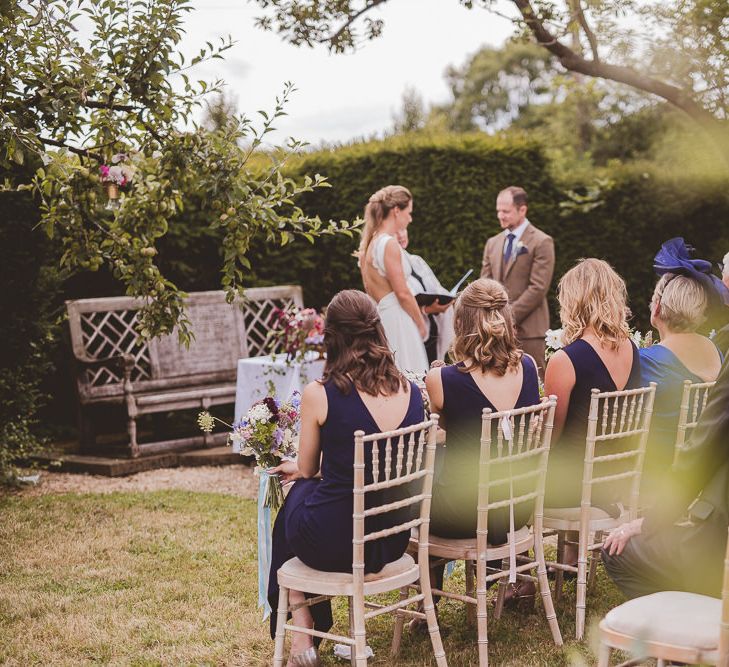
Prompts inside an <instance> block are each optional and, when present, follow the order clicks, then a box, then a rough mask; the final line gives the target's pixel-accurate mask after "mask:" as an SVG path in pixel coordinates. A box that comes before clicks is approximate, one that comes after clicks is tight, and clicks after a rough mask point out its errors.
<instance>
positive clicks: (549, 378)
mask: <svg viewBox="0 0 729 667" xmlns="http://www.w3.org/2000/svg"><path fill="white" fill-rule="evenodd" d="M576 381H577V378H576V377H575V368H574V366H573V365H572V362H571V361H570V358H569V357H568V356H567V353H566V352H563V351H562V350H558V351H557V352H555V353H554V354H553V355H552V356H551V357H550V359H549V362H548V363H547V370H546V371H545V373H544V394H545V396H551V395H552V394H554V395H555V396H556V397H557V408H556V410H555V412H554V431H553V432H552V442H554V443H556V442H559V436H560V435H562V429H563V428H564V423H565V421H566V420H567V409H568V408H569V405H570V396H571V394H572V390H573V389H574V388H575V382H576Z"/></svg>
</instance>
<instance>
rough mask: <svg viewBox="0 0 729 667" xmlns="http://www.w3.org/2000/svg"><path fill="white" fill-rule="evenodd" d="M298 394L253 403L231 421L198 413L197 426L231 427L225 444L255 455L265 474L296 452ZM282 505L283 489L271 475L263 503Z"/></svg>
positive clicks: (207, 428)
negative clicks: (245, 411)
mask: <svg viewBox="0 0 729 667" xmlns="http://www.w3.org/2000/svg"><path fill="white" fill-rule="evenodd" d="M300 407H301V396H300V395H299V393H298V392H294V393H293V394H292V396H291V398H290V399H289V400H288V401H286V402H285V403H282V402H281V401H279V400H278V399H277V398H276V397H274V396H267V397H266V398H264V399H262V400H260V401H257V402H256V403H254V404H253V405H252V406H251V408H250V409H249V410H248V412H247V413H246V414H245V416H244V417H243V418H242V419H241V420H240V421H239V422H236V423H235V424H233V425H232V426H231V425H230V424H226V423H225V422H224V421H222V420H220V419H217V418H216V417H213V416H212V415H211V414H210V413H209V412H201V413H200V414H199V415H198V420H197V421H198V424H199V426H200V428H201V429H202V430H203V431H205V432H207V433H210V432H211V431H212V430H213V427H214V424H215V422H216V421H219V422H221V423H222V424H225V426H228V427H229V428H230V429H231V433H230V435H229V436H228V444H230V445H232V447H233V451H234V452H240V454H242V455H243V456H254V457H255V459H256V463H257V464H258V468H259V469H260V471H261V472H263V473H266V472H267V471H268V470H269V469H270V468H273V467H274V466H277V465H279V464H280V463H281V461H282V460H283V459H284V458H291V457H293V456H295V455H296V445H297V436H298V432H299V413H300ZM282 504H283V490H282V488H281V481H280V480H279V478H278V476H270V477H269V478H268V484H267V486H266V496H265V500H264V505H265V506H266V507H270V508H271V509H274V510H276V509H278V508H279V507H281V505H282Z"/></svg>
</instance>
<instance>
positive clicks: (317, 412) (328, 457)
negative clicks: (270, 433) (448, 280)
mask: <svg viewBox="0 0 729 667" xmlns="http://www.w3.org/2000/svg"><path fill="white" fill-rule="evenodd" d="M324 344H325V346H326V350H327V361H326V365H325V367H324V375H323V377H322V379H321V380H319V381H316V382H312V383H310V384H308V385H307V386H306V388H305V389H304V392H303V395H302V400H301V434H300V445H299V455H298V458H297V460H296V461H295V462H284V463H283V464H281V465H280V466H278V468H275V469H274V471H275V472H278V473H279V475H280V476H281V477H282V478H283V480H285V481H293V480H296V483H295V484H294V485H293V487H292V488H291V490H290V491H289V494H288V496H287V498H286V502H285V503H284V506H283V508H282V509H281V511H280V512H279V514H278V516H277V517H276V522H275V524H274V529H273V549H272V558H271V561H272V562H271V574H270V577H269V585H268V598H269V601H270V603H271V607H272V608H273V609H274V611H273V613H272V614H271V630H272V632H271V636H272V637H273V635H274V631H275V627H274V626H275V622H276V612H275V608H276V606H277V604H278V583H277V579H276V571H277V570H278V568H279V567H280V566H281V565H283V563H285V562H286V561H287V560H288V559H289V558H293V557H294V556H296V557H298V558H299V559H301V560H302V561H303V562H304V563H305V564H306V565H308V566H309V567H312V568H316V569H318V570H325V571H329V572H351V571H352V508H353V500H352V489H353V487H354V476H353V464H354V436H353V434H354V432H355V431H356V430H358V429H361V430H363V431H364V432H365V433H366V434H370V433H377V432H382V431H390V430H394V429H397V428H401V427H403V426H409V425H411V424H417V423H418V422H420V421H422V420H423V418H424V410H423V403H422V399H421V396H420V392H419V391H418V389H417V387H415V385H413V384H412V383H410V382H408V381H407V380H405V378H404V377H403V376H402V374H401V373H400V372H399V371H398V369H397V367H396V366H395V362H394V359H393V356H392V353H391V351H390V349H389V347H388V345H387V340H386V338H385V333H384V331H383V328H382V323H381V322H380V318H379V316H378V314H377V309H376V308H375V303H374V301H373V300H372V299H371V298H370V297H369V296H367V295H366V294H364V293H363V292H360V291H358V290H344V291H342V292H339V294H337V295H336V296H335V297H334V298H333V299H332V301H331V303H330V304H329V306H328V308H327V317H326V327H325V330H324ZM366 457H367V458H369V457H371V454H366ZM380 465H381V466H384V461H381V462H380ZM371 467H372V466H371V460H370V461H366V466H365V469H366V470H367V471H368V472H367V474H368V475H369V474H371V473H370V472H369V471H371ZM320 471H321V476H320V477H319V476H317V475H318V473H319V472H320ZM398 488H399V487H398ZM400 492H403V493H404V492H405V490H404V489H402V490H401V491H400ZM389 493H391V492H389ZM395 493H398V491H396V492H395ZM388 499H389V498H388ZM394 499H395V498H393V500H394ZM372 520H373V522H374V523H375V524H381V525H376V526H373V528H372V530H380V529H384V528H387V527H389V526H391V525H395V524H396V523H397V521H396V520H395V518H393V517H392V516H391V515H385V516H383V517H372ZM409 537H410V536H409V533H408V532H404V533H398V534H396V535H392V536H390V537H386V538H383V539H380V540H376V541H373V542H367V544H366V546H365V571H366V572H378V571H379V570H381V569H382V568H383V567H384V566H385V565H386V564H387V563H390V562H392V561H395V560H397V559H398V558H400V557H401V556H402V554H403V553H404V552H405V549H406V547H407V545H408V540H409ZM303 600H304V593H302V592H296V591H291V594H290V602H291V604H295V603H296V602H303ZM294 623H295V624H296V625H299V626H304V627H315V628H316V629H317V630H322V631H326V630H328V629H329V627H331V625H332V616H331V608H330V606H329V603H328V602H327V603H320V604H317V605H314V606H312V607H311V609H309V608H308V607H302V608H301V609H298V610H297V611H295V612H294ZM291 656H292V657H291V658H290V660H289V665H316V664H318V657H317V654H316V649H315V648H314V644H313V643H312V637H311V636H309V635H305V634H302V633H293V638H292V643H291Z"/></svg>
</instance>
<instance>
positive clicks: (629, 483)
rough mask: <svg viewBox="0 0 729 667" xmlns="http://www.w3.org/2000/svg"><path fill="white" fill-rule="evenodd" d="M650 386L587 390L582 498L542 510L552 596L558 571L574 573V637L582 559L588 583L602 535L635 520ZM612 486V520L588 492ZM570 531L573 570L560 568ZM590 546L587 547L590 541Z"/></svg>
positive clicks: (582, 602) (580, 627) (578, 628)
mask: <svg viewBox="0 0 729 667" xmlns="http://www.w3.org/2000/svg"><path fill="white" fill-rule="evenodd" d="M655 391H656V384H655V382H651V384H650V386H649V387H643V388H641V389H624V390H622V391H610V392H600V391H599V390H598V389H593V390H592V397H591V400H590V412H589V415H588V426H587V437H586V442H585V459H584V465H583V473H582V496H581V501H580V506H579V507H558V508H557V507H545V508H544V528H545V529H548V530H551V531H553V532H551V533H549V534H555V533H556V534H557V562H554V563H548V564H549V565H550V566H551V567H552V568H553V569H554V570H555V572H556V576H555V597H556V599H559V598H560V597H561V595H562V584H563V577H564V574H563V573H564V572H565V571H567V572H574V573H576V574H577V601H576V615H575V636H576V638H577V639H582V635H583V634H584V631H585V607H586V602H587V575H588V568H587V556H588V553H590V554H591V559H590V560H591V562H590V579H591V580H592V579H594V574H595V569H596V567H597V557H596V556H595V551H597V550H599V549H600V548H601V547H602V537H603V534H604V533H605V532H606V531H610V530H612V529H613V528H615V527H617V526H620V525H621V524H623V523H626V522H628V521H632V520H633V519H636V518H637V517H638V511H639V508H640V505H639V495H640V477H641V473H642V469H643V459H644V456H645V447H646V441H647V438H648V430H649V428H650V422H651V416H652V413H653V399H654V397H655ZM607 484H610V485H612V486H613V489H612V491H614V492H615V493H614V499H613V502H614V503H615V505H616V507H618V508H619V509H620V515H619V516H617V517H613V516H611V515H610V514H608V512H606V511H605V510H604V509H601V508H600V507H597V506H595V504H594V503H593V490H594V489H595V488H596V487H598V486H600V487H602V488H605V486H604V485H607ZM569 531H576V532H577V533H578V534H579V537H578V540H577V547H578V553H577V566H574V565H568V564H566V563H564V562H563V561H564V552H565V546H566V545H567V543H568V542H567V539H566V533H567V532H569ZM593 534H594V536H595V542H594V543H590V536H591V535H593Z"/></svg>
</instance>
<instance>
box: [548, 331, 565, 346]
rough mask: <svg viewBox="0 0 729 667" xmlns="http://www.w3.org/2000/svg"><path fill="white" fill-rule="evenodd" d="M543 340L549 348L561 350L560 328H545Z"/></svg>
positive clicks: (562, 344)
mask: <svg viewBox="0 0 729 667" xmlns="http://www.w3.org/2000/svg"><path fill="white" fill-rule="evenodd" d="M544 342H545V344H546V345H547V348H549V349H550V350H561V349H562V348H563V347H564V343H563V342H562V329H547V332H546V333H545V334H544Z"/></svg>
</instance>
